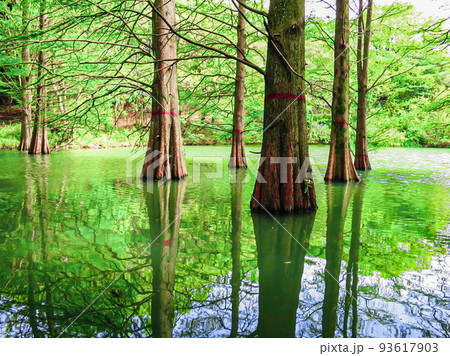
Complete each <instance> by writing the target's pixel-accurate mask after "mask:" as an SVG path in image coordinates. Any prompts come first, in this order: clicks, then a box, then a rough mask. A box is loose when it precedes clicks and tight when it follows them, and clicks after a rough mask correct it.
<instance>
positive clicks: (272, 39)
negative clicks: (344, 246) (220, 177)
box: [251, 0, 317, 212]
mask: <svg viewBox="0 0 450 356" xmlns="http://www.w3.org/2000/svg"><path fill="white" fill-rule="evenodd" d="M268 31H269V44H268V51H267V69H266V78H265V94H266V98H265V105H264V135H263V144H262V152H261V153H262V158H261V165H260V167H259V174H258V179H257V182H256V185H255V189H254V192H253V196H252V202H251V208H252V209H254V210H262V211H264V210H269V211H281V212H291V211H303V212H306V211H313V210H316V209H317V205H316V195H315V191H314V184H313V181H312V177H311V176H310V172H311V168H310V166H309V164H308V163H309V161H308V159H307V158H308V142H307V127H306V100H305V96H304V95H303V92H304V90H305V82H304V81H303V80H302V79H301V78H300V76H301V77H303V78H304V73H305V2H304V0H295V1H287V0H272V1H271V2H270V8H269V24H268ZM294 71H295V73H294Z"/></svg>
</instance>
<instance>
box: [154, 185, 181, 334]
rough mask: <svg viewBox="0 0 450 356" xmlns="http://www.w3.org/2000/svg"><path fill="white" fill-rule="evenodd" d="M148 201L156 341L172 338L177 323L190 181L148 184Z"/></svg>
mask: <svg viewBox="0 0 450 356" xmlns="http://www.w3.org/2000/svg"><path fill="white" fill-rule="evenodd" d="M150 184H151V188H153V191H150V190H148V189H147V190H146V192H145V200H146V204H147V209H148V218H149V222H150V235H151V236H150V238H151V240H150V241H151V242H152V245H151V256H152V268H153V282H152V286H153V298H152V303H151V304H152V306H151V308H152V309H151V315H152V331H153V333H152V335H153V337H166V338H167V337H172V329H173V321H174V314H175V312H174V302H173V291H174V286H175V261H176V257H177V252H178V234H179V231H180V221H181V211H182V203H183V198H184V191H185V188H186V181H184V180H181V181H178V182H167V183H165V184H162V185H161V184H158V183H148V185H147V187H150Z"/></svg>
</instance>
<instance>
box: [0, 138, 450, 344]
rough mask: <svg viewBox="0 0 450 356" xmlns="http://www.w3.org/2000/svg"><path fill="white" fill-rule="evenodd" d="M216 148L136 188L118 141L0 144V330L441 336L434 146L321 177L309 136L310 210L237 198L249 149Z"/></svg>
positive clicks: (444, 275)
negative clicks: (240, 161)
mask: <svg viewBox="0 0 450 356" xmlns="http://www.w3.org/2000/svg"><path fill="white" fill-rule="evenodd" d="M247 150H251V151H258V150H259V149H258V148H254V147H253V148H251V147H250V148H247ZM228 154H229V147H186V156H187V160H188V169H189V173H190V178H189V179H187V180H186V181H184V182H181V183H177V182H172V183H167V184H164V185H157V184H151V185H146V186H142V184H141V182H140V181H139V180H138V179H136V172H137V171H138V170H139V167H140V166H139V165H140V163H139V162H137V161H138V156H139V154H133V153H132V151H131V150H128V149H114V150H79V151H75V150H74V151H65V152H55V153H52V155H51V156H49V157H30V156H27V155H25V154H22V153H19V152H15V151H4V150H3V151H0V336H2V337H33V336H34V337H46V336H50V337H56V336H59V335H61V337H75V336H79V337H81V336H85V337H92V336H96V337H148V336H155V337H160V336H162V337H167V336H171V335H173V336H174V337H229V336H232V337H235V336H237V337H248V336H250V337H258V336H259V337H265V336H277V337H278V336H279V337H282V336H298V337H321V336H336V337H345V336H347V337H352V336H353V337H449V333H450V330H449V324H448V320H449V317H450V305H449V301H450V287H449V279H450V257H449V255H448V252H449V243H450V231H449V211H450V208H449V201H450V199H449V162H450V153H449V151H448V150H439V149H399V148H395V149H386V150H380V151H377V152H376V153H375V154H373V156H372V157H371V163H372V166H373V168H374V170H373V171H371V172H366V173H363V175H362V182H361V183H360V184H348V185H343V184H333V185H330V184H325V183H324V182H323V181H321V180H320V178H321V177H322V176H323V173H324V170H325V165H326V161H327V155H328V148H327V147H320V146H314V147H312V148H311V156H312V161H313V163H314V165H313V168H314V172H315V174H316V177H317V179H316V190H317V200H318V205H319V210H318V211H317V212H316V213H315V214H309V215H305V216H301V215H290V216H275V217H270V216H267V215H255V214H253V216H252V214H251V212H250V209H249V205H250V198H251V193H252V190H253V186H254V180H255V173H254V170H255V168H256V166H257V159H256V158H257V156H256V154H250V158H251V159H252V162H251V163H252V169H250V170H249V172H247V174H246V175H245V174H242V173H239V174H238V177H237V179H236V176H235V174H234V173H233V174H230V173H229V172H228V169H227V168H226V165H227V160H226V157H227V156H228ZM130 157H131V158H130ZM208 157H209V158H208ZM218 157H219V159H218ZM220 157H222V158H224V160H222V159H221V158H220ZM127 159H128V160H127ZM127 161H128V169H127ZM199 162H204V164H201V165H199V164H198V163H199ZM205 162H206V163H205ZM208 162H209V163H208ZM221 162H223V167H222V169H221V168H220V164H219V163H221ZM218 164H219V165H218ZM136 167H137V168H136ZM217 167H219V169H216V168H217ZM320 172H321V173H320ZM214 176H216V177H215V178H214ZM243 179H244V183H240V181H242V180H243Z"/></svg>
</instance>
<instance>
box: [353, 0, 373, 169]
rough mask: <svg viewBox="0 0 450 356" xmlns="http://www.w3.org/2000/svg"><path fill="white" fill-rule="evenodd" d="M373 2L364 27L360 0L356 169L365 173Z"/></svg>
mask: <svg viewBox="0 0 450 356" xmlns="http://www.w3.org/2000/svg"><path fill="white" fill-rule="evenodd" d="M372 5H373V0H368V4H367V10H366V11H367V19H366V24H365V26H364V5H363V0H359V19H358V51H357V68H358V111H357V122H356V141H355V168H356V169H359V170H362V171H365V170H370V169H371V167H370V162H369V154H368V151H367V128H366V124H367V79H368V73H369V46H370V35H371V33H370V26H371V24H372Z"/></svg>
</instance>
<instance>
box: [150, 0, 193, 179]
mask: <svg viewBox="0 0 450 356" xmlns="http://www.w3.org/2000/svg"><path fill="white" fill-rule="evenodd" d="M155 6H156V9H157V10H158V11H159V13H161V15H162V16H163V17H164V19H165V20H166V21H167V22H168V23H169V24H170V26H169V25H168V24H167V23H166V22H165V21H164V20H163V18H162V17H161V16H159V15H158V13H157V12H156V11H153V50H154V53H155V56H156V59H157V62H156V64H155V74H154V77H153V100H152V122H151V128H150V136H149V141H148V145H147V155H146V158H145V162H144V166H143V169H142V178H143V179H148V180H159V179H163V178H164V179H172V178H174V179H181V178H184V177H186V176H187V169H186V164H185V160H184V153H183V142H182V137H181V127H180V121H179V118H178V114H179V107H178V83H177V69H176V61H173V60H172V61H169V60H168V59H173V58H176V52H177V47H176V36H175V34H174V33H172V32H171V30H170V27H173V26H174V25H175V0H156V1H155Z"/></svg>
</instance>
